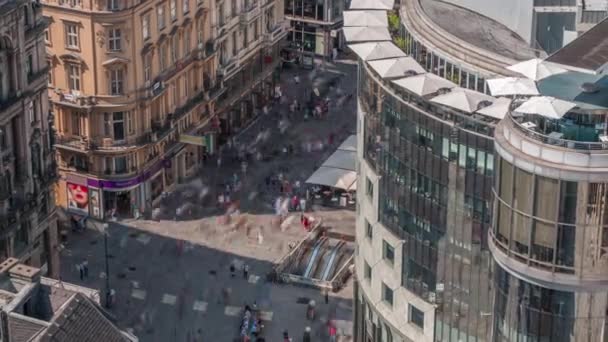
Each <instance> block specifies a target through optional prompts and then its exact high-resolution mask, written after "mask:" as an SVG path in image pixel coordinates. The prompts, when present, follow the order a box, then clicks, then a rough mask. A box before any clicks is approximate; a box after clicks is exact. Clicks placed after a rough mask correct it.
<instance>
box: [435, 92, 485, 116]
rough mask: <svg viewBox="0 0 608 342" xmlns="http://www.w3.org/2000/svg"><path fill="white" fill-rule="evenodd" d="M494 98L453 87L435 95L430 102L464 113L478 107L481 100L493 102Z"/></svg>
mask: <svg viewBox="0 0 608 342" xmlns="http://www.w3.org/2000/svg"><path fill="white" fill-rule="evenodd" d="M494 100H495V99H494V98H493V97H492V96H489V95H486V94H484V93H480V92H477V91H474V90H470V89H464V88H454V89H452V90H451V91H450V92H449V93H446V94H441V95H439V96H435V97H434V98H432V99H431V102H435V103H438V104H442V105H444V106H448V107H451V108H454V109H458V110H460V111H463V112H465V113H473V112H475V111H477V109H478V108H479V104H480V103H482V102H489V103H493V102H494Z"/></svg>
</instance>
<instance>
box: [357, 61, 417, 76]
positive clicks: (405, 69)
mask: <svg viewBox="0 0 608 342" xmlns="http://www.w3.org/2000/svg"><path fill="white" fill-rule="evenodd" d="M369 66H370V67H371V68H372V69H373V70H374V71H375V72H377V73H378V74H379V75H380V77H382V78H396V77H404V76H413V75H417V74H424V73H425V70H424V68H423V67H421V66H420V64H418V62H416V60H415V59H413V58H412V57H401V58H392V59H382V60H379V61H371V62H369Z"/></svg>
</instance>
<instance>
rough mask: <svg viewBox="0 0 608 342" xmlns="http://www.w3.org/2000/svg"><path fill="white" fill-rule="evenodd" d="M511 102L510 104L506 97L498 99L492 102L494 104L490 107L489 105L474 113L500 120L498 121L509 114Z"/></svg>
mask: <svg viewBox="0 0 608 342" xmlns="http://www.w3.org/2000/svg"><path fill="white" fill-rule="evenodd" d="M511 102H512V100H511V99H508V98H506V97H499V98H497V99H496V101H494V103H492V104H491V105H489V106H487V107H483V108H481V109H479V110H478V111H476V112H475V113H478V114H481V115H485V116H489V117H492V118H495V119H499V120H500V119H502V118H504V117H505V115H507V113H508V112H509V109H510V107H511Z"/></svg>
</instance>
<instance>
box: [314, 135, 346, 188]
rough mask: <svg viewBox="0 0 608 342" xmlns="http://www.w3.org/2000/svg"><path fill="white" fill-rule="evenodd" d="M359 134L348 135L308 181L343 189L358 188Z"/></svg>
mask: <svg viewBox="0 0 608 342" xmlns="http://www.w3.org/2000/svg"><path fill="white" fill-rule="evenodd" d="M356 163H357V136H356V135H351V136H350V137H348V138H347V139H346V140H345V141H344V142H343V143H342V144H341V145H340V147H338V149H337V150H336V151H335V152H334V153H333V154H332V155H331V156H329V158H327V160H326V161H325V162H324V163H323V165H321V167H320V168H319V169H318V170H317V171H315V172H314V173H313V174H312V176H310V177H309V178H308V180H307V181H306V183H309V184H318V185H325V186H329V187H332V188H337V189H342V190H356V189H357V171H356V169H357V168H356Z"/></svg>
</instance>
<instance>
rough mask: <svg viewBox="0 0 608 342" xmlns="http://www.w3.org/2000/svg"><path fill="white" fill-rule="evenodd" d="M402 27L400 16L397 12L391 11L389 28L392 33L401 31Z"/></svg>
mask: <svg viewBox="0 0 608 342" xmlns="http://www.w3.org/2000/svg"><path fill="white" fill-rule="evenodd" d="M400 25H401V19H399V15H398V14H397V12H395V11H391V12H389V13H388V27H389V30H390V31H391V32H392V33H396V32H398V31H399V27H400Z"/></svg>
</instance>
